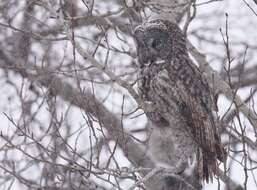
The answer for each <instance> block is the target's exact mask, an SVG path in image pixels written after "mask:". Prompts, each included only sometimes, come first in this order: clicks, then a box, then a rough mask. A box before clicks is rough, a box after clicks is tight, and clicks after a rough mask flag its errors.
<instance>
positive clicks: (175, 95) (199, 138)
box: [134, 19, 225, 182]
mask: <svg viewBox="0 0 257 190" xmlns="http://www.w3.org/2000/svg"><path fill="white" fill-rule="evenodd" d="M134 37H135V40H136V42H137V51H138V60H139V64H140V74H139V91H140V95H141V97H142V99H143V100H144V101H145V102H151V103H152V106H153V108H154V111H150V112H148V113H146V114H147V117H148V118H149V119H150V121H151V122H152V123H153V125H154V126H155V127H154V129H153V135H152V137H150V146H149V147H150V148H152V155H153V157H154V159H156V160H157V161H160V162H163V163H165V164H168V165H169V164H171V165H174V164H176V163H187V162H188V159H189V158H192V156H194V155H196V158H197V168H198V170H197V171H198V174H199V178H200V179H202V180H206V181H207V182H208V181H209V179H211V180H212V178H213V175H214V174H216V172H217V167H218V166H217V159H219V160H221V161H223V160H224V154H225V152H224V149H223V147H222V145H221V142H220V135H219V132H218V128H217V126H216V125H215V123H214V118H213V115H212V107H213V100H212V94H211V92H210V88H209V85H208V83H207V81H206V79H205V78H204V76H203V75H202V73H201V72H200V70H199V69H198V67H197V66H196V65H194V64H193V62H192V61H191V60H190V58H189V55H188V52H187V48H186V40H185V37H184V35H183V33H182V31H181V30H180V28H179V27H178V26H177V25H176V24H175V23H172V22H170V21H167V20H161V19H155V20H151V21H148V22H145V23H143V24H142V25H140V26H137V27H136V28H135V31H134ZM151 139H152V140H151ZM151 142H152V143H151Z"/></svg>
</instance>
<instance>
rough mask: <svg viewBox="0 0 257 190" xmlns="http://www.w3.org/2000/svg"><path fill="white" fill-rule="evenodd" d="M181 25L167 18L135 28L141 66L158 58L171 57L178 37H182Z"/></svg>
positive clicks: (166, 58) (165, 58)
mask: <svg viewBox="0 0 257 190" xmlns="http://www.w3.org/2000/svg"><path fill="white" fill-rule="evenodd" d="M177 33H179V34H181V35H182V36H183V34H182V32H181V30H180V29H179V27H178V26H177V25H176V24H174V23H171V22H170V21H167V20H160V19H156V20H151V21H148V22H145V23H143V24H142V25H139V26H137V27H136V28H135V30H134V38H135V40H136V43H137V52H138V59H139V63H140V66H141V67H143V66H144V65H145V64H149V63H153V62H155V61H157V60H168V59H171V57H172V55H173V53H174V46H176V43H177V40H178V39H177V38H178V37H179V38H182V36H181V35H178V34H177Z"/></svg>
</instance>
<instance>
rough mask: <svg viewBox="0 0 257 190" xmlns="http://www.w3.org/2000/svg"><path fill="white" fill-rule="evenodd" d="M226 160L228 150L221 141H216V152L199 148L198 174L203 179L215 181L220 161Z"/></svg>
mask: <svg viewBox="0 0 257 190" xmlns="http://www.w3.org/2000/svg"><path fill="white" fill-rule="evenodd" d="M217 159H218V160H220V161H221V162H225V160H226V151H225V149H224V148H223V147H222V146H221V144H220V143H218V142H217V143H215V152H207V151H204V150H202V149H201V148H199V150H198V168H197V169H198V174H199V178H200V179H201V180H202V181H206V182H207V183H209V180H210V181H211V182H213V176H214V175H216V174H217V171H218V162H217Z"/></svg>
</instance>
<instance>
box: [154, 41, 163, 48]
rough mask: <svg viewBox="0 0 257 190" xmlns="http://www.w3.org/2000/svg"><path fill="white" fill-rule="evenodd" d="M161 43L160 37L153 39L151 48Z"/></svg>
mask: <svg viewBox="0 0 257 190" xmlns="http://www.w3.org/2000/svg"><path fill="white" fill-rule="evenodd" d="M161 43H162V41H161V40H160V39H153V42H152V44H151V46H152V47H153V48H157V47H159V46H160V45H161Z"/></svg>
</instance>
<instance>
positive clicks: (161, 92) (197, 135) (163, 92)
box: [152, 68, 224, 181]
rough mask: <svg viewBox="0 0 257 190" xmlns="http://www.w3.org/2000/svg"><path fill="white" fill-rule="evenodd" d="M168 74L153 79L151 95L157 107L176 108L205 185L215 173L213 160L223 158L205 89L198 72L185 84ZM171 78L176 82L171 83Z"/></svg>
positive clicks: (209, 94)
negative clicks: (194, 148)
mask: <svg viewBox="0 0 257 190" xmlns="http://www.w3.org/2000/svg"><path fill="white" fill-rule="evenodd" d="M192 69H195V68H192ZM172 72H173V71H170V70H166V69H164V70H162V71H160V72H159V73H158V74H157V75H156V77H155V78H154V79H153V86H152V87H153V88H156V89H155V90H154V91H155V92H156V93H157V94H158V95H157V96H158V97H159V101H158V100H157V101H158V104H159V103H160V104H166V105H171V104H172V103H173V104H176V106H175V107H178V110H177V113H176V114H178V115H180V116H181V120H182V122H185V123H186V124H187V125H186V126H187V127H188V130H190V131H191V135H192V138H193V139H194V140H195V141H196V143H197V144H198V145H199V147H200V149H199V153H198V159H201V160H202V161H201V162H198V163H199V164H201V166H199V168H201V169H200V170H201V171H200V174H201V176H200V177H201V178H203V179H206V180H207V181H208V179H209V178H211V179H212V176H213V173H214V174H215V173H216V170H217V158H222V155H223V154H224V153H223V149H222V146H221V144H220V137H219V133H218V129H217V127H216V125H215V123H214V119H213V116H212V110H211V108H212V99H211V93H210V90H209V86H208V84H207V82H205V80H204V79H203V78H202V75H201V73H200V71H198V70H193V71H192V73H189V75H187V76H188V78H186V79H185V80H183V79H179V77H181V76H176V74H179V73H172ZM189 72H190V71H189ZM174 75H175V76H174ZM174 77H175V78H176V77H177V78H176V79H174ZM190 77H191V79H190ZM187 80H188V81H187ZM162 101H163V103H161V102H162ZM165 101H166V103H165ZM167 101H168V102H167ZM160 109H161V108H160ZM166 111H167V110H166ZM160 112H161V110H160ZM163 116H164V117H166V119H167V120H168V119H169V118H167V117H168V115H165V114H163Z"/></svg>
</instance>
